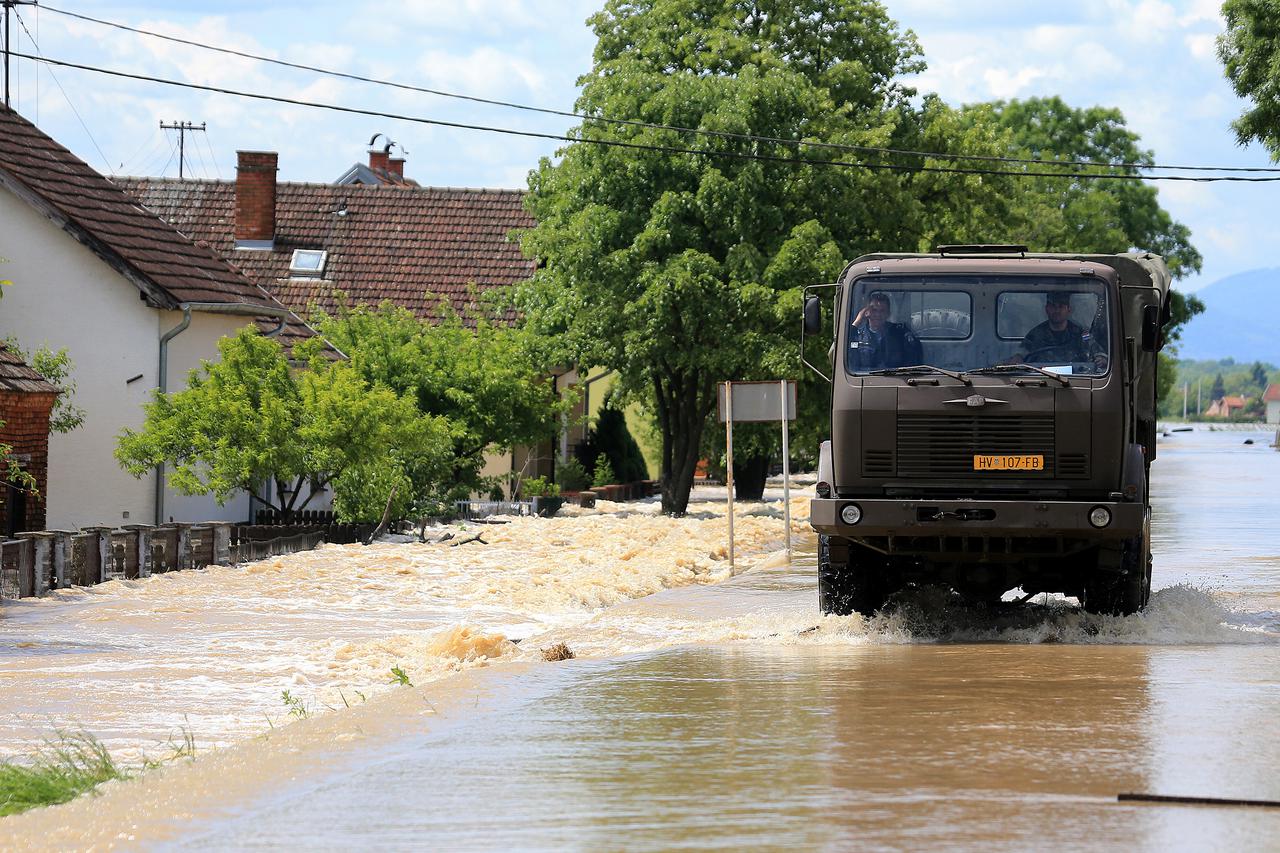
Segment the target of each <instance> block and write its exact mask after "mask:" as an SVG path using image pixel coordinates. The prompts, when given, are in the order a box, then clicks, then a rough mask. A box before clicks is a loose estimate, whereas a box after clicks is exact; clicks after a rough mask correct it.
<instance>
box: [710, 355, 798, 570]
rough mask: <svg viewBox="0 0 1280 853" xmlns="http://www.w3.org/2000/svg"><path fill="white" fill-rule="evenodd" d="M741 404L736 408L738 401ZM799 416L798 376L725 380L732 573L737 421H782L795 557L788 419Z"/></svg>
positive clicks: (786, 511) (786, 520) (786, 516)
mask: <svg viewBox="0 0 1280 853" xmlns="http://www.w3.org/2000/svg"><path fill="white" fill-rule="evenodd" d="M735 403H736V404H737V409H736V411H735V409H734V405H735ZM795 417H796V383H795V380H794V379H779V380H778V381H776V382H775V381H773V380H768V381H765V382H725V383H724V385H723V386H721V392H720V420H722V421H724V429H725V434H724V438H725V441H724V446H725V464H726V467H727V468H728V472H727V475H726V476H725V482H726V484H727V486H728V489H729V574H730V575H732V574H734V572H735V569H736V566H735V562H734V547H733V422H734V421H738V422H741V423H746V422H753V421H755V422H758V421H772V420H774V419H781V421H782V504H783V506H782V517H783V524H784V525H785V535H786V547H787V558H788V559H790V557H791V440H790V432H789V425H788V423H787V422H788V421H791V420H795Z"/></svg>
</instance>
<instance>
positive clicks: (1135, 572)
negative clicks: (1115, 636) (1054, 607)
mask: <svg viewBox="0 0 1280 853" xmlns="http://www.w3.org/2000/svg"><path fill="white" fill-rule="evenodd" d="M1147 542H1148V538H1147V536H1146V535H1142V536H1134V537H1133V538H1131V539H1122V540H1120V541H1118V542H1114V543H1112V542H1109V543H1105V544H1103V545H1101V546H1099V547H1098V566H1097V569H1095V570H1094V572H1093V573H1092V574H1091V575H1090V576H1089V578H1088V580H1086V581H1085V585H1084V609H1085V610H1087V611H1089V612H1090V613H1105V614H1108V615H1116V616H1128V615H1129V614H1131V613H1137V612H1138V611H1139V610H1141V609H1142V608H1144V607H1146V606H1147V602H1148V601H1149V600H1150V599H1151V550H1150V548H1149V547H1148V545H1147Z"/></svg>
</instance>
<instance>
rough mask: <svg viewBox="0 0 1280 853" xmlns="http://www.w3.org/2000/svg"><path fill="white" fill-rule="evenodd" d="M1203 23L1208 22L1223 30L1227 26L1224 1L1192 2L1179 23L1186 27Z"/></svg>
mask: <svg viewBox="0 0 1280 853" xmlns="http://www.w3.org/2000/svg"><path fill="white" fill-rule="evenodd" d="M1202 21H1208V22H1210V23H1212V24H1214V25H1215V26H1217V27H1218V28H1222V27H1223V26H1224V24H1225V22H1224V21H1223V18H1222V0H1191V2H1190V3H1188V4H1187V11H1186V12H1185V13H1184V14H1183V15H1182V16H1181V17H1179V18H1178V23H1179V24H1181V25H1182V26H1184V27H1188V26H1191V25H1192V24H1197V23H1200V22H1202Z"/></svg>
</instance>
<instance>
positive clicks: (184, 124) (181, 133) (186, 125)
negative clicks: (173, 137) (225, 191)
mask: <svg viewBox="0 0 1280 853" xmlns="http://www.w3.org/2000/svg"><path fill="white" fill-rule="evenodd" d="M160 129H161V130H176V131H178V179H179V180H181V179H182V178H183V177H184V175H183V171H184V169H185V168H186V160H187V134H188V133H195V132H196V131H197V130H198V131H200V132H201V133H203V132H204V129H205V124H204V122H200V126H199V127H196V123H195V122H193V121H175V122H173V123H172V124H165V123H164V122H163V121H161V122H160ZM197 153H198V152H197ZM206 177H207V176H206Z"/></svg>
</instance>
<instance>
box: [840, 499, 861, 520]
mask: <svg viewBox="0 0 1280 853" xmlns="http://www.w3.org/2000/svg"><path fill="white" fill-rule="evenodd" d="M840 520H841V521H843V522H844V523H845V524H857V523H858V522H859V521H862V507H860V506H858V505H857V504H845V505H844V506H842V507H841V508H840Z"/></svg>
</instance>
